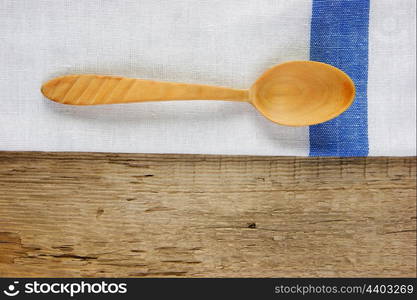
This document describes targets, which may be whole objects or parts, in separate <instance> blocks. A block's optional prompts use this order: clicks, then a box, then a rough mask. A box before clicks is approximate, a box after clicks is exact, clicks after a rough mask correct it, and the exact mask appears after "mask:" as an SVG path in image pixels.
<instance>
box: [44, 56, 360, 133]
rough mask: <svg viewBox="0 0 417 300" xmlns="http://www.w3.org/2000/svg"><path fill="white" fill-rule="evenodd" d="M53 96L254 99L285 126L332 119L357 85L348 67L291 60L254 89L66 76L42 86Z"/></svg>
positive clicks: (90, 100)
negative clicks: (347, 71) (349, 73)
mask: <svg viewBox="0 0 417 300" xmlns="http://www.w3.org/2000/svg"><path fill="white" fill-rule="evenodd" d="M41 91H42V93H43V94H44V95H45V96H46V97H47V98H49V99H51V100H53V101H55V102H58V103H61V104H70V105H98V104H118V103H131V102H144V101H167V100H227V101H243V102H249V103H251V104H252V105H253V106H254V107H255V108H256V109H257V110H258V111H259V112H260V113H261V114H263V115H264V116H265V117H266V118H268V119H269V120H271V121H273V122H275V123H278V124H281V125H286V126H308V125H313V124H318V123H322V122H325V121H328V120H330V119H332V118H334V117H336V116H338V115H339V114H341V113H342V112H344V111H345V110H346V109H347V108H348V107H349V106H350V105H351V104H352V102H353V99H354V97H355V85H354V84H353V81H352V80H351V79H350V78H349V76H348V75H346V74H345V73H344V72H343V71H341V70H339V69H337V68H335V67H333V66H331V65H328V64H324V63H319V62H314V61H292V62H286V63H283V64H279V65H276V66H274V67H272V68H271V69H269V70H267V71H266V72H265V73H264V74H263V75H262V76H261V77H259V79H258V80H256V82H255V83H254V84H253V85H252V87H251V88H250V89H249V90H240V89H231V88H226V87H218V86H209V85H201V84H186V83H176V82H161V81H153V80H145V79H134V78H127V77H120V76H106V75H90V74H83V75H66V76H61V77H57V78H54V79H52V80H49V81H48V82H46V83H45V84H43V85H42V88H41Z"/></svg>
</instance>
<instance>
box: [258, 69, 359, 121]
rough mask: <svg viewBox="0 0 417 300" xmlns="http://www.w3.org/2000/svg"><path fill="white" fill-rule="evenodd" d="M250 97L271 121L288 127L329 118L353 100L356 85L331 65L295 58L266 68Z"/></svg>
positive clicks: (336, 114) (341, 110)
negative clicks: (296, 59)
mask: <svg viewBox="0 0 417 300" xmlns="http://www.w3.org/2000/svg"><path fill="white" fill-rule="evenodd" d="M250 95H251V97H250V99H251V102H252V104H253V105H254V106H255V107H256V109H257V110H258V111H259V112H260V113H262V114H263V115H264V116H265V117H266V118H268V119H269V120H271V121H273V122H275V123H278V124H281V125H287V126H306V125H313V124H318V123H322V122H325V121H328V120H330V119H332V118H334V117H336V116H338V115H339V114H341V113H342V112H344V111H345V110H346V109H347V108H348V107H349V106H350V105H351V104H352V102H353V99H354V97H355V85H354V84H353V81H352V80H351V79H350V77H349V76H348V75H346V74H345V73H344V72H342V71H341V70H339V69H337V68H335V67H333V66H330V65H328V64H324V63H319V62H313V61H293V62H287V63H283V64H280V65H276V66H274V67H272V68H271V69H269V70H267V71H266V72H265V73H264V74H263V75H262V76H261V77H260V78H259V79H258V80H257V81H256V82H255V83H254V84H253V85H252V87H251V89H250Z"/></svg>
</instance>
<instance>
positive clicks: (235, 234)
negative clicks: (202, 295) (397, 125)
mask: <svg viewBox="0 0 417 300" xmlns="http://www.w3.org/2000/svg"><path fill="white" fill-rule="evenodd" d="M415 275H416V158H415V157H412V158H294V157H245V156H202V155H140V154H91V153H90V154H88V153H30V152H20V153H19V152H0V276H11V277H13V276H22V277H29V276H42V277H47V276H51V277H55V276H68V277H72V276H91V277H110V276H115V277H120V276H126V277H127V276H132V277H142V276H144V277H146V276H147V277H173V276H175V277H212V276H220V277H236V276H241V277H247V276H254V277H270V276H273V277H281V276H284V277H289V276H295V277H297V276H307V277H323V276H336V277H339V276H340V277H345V276H352V277H359V276H370V277H374V276H375V277H386V276H393V277H398V276H412V277H414V276H415Z"/></svg>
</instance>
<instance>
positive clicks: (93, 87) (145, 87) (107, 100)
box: [41, 75, 249, 105]
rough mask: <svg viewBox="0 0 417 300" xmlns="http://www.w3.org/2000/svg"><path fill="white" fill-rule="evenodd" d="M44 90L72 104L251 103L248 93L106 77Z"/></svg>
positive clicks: (60, 81) (71, 78) (57, 82)
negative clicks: (185, 101) (174, 101)
mask: <svg viewBox="0 0 417 300" xmlns="http://www.w3.org/2000/svg"><path fill="white" fill-rule="evenodd" d="M41 91H42V93H43V94H44V95H45V97H47V98H49V99H51V100H53V101H56V102H59V103H62V104H71V105H97V104H114V103H129V102H143V101H163V100H229V101H249V91H248V90H238V89H230V88H226V87H219V86H209V85H200V84H186V83H175V82H161V81H153V80H144V79H133V78H126V77H119V76H103V75H67V76H62V77H57V78H54V79H52V80H50V81H48V82H46V83H45V84H44V85H42V89H41Z"/></svg>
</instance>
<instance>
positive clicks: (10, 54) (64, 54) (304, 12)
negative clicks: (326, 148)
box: [0, 0, 416, 156]
mask: <svg viewBox="0 0 417 300" xmlns="http://www.w3.org/2000/svg"><path fill="white" fill-rule="evenodd" d="M311 11H312V2H311V1H310V0H288V1H273V0H249V1H239V0H228V1H208V0H205V1H192V0H141V1H137V0H126V1H110V0H90V1H81V0H73V1H71V0H70V1H65V0H42V1H30V0H22V1H12V0H0V44H1V46H0V150H23V151H97V152H139V153H204V154H250V155H301V156H307V155H309V128H308V127H297V128H291V127H284V126H280V125H277V124H274V123H272V122H270V121H268V120H267V119H265V118H264V117H263V116H261V115H260V114H259V113H258V112H257V111H255V109H254V108H253V107H252V106H251V105H248V104H246V103H236V102H222V101H175V102H164V103H157V102H153V103H137V104H134V103H133V104H120V105H108V106H92V107H74V106H65V105H61V104H57V103H54V102H52V101H49V100H47V99H45V98H44V97H43V96H42V94H41V93H40V86H41V84H42V83H43V82H45V81H47V80H49V79H51V78H53V77H55V76H60V75H65V74H74V73H97V74H108V75H122V76H128V77H136V78H145V79H155V80H165V81H176V82H188V83H204V84H213V85H222V86H230V87H234V88H249V87H250V85H251V84H252V82H253V81H255V80H256V78H257V77H258V76H260V75H261V74H262V72H263V71H264V70H266V69H267V68H269V67H271V66H273V65H275V64H278V63H281V62H285V61H288V60H309V47H310V45H309V43H310V22H311V20H310V19H311V14H312V12H311ZM369 18H370V19H369V73H368V124H369V125H368V131H369V133H368V134H369V155H393V156H395V155H416V145H415V138H416V128H415V121H416V113H415V110H416V103H415V101H416V100H415V96H416V83H415V71H416V69H415V65H416V58H415V44H416V43H415V1H414V0H401V1H388V0H378V1H372V2H371V7H370V17H369ZM394 99H395V101H393V100H394Z"/></svg>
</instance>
